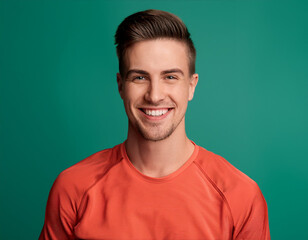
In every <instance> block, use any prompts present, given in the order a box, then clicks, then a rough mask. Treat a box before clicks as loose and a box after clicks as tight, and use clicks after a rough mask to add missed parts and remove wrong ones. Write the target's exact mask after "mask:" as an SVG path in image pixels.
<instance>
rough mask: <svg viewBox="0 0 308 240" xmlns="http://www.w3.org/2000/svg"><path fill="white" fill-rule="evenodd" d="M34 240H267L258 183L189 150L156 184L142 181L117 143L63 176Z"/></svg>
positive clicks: (222, 162) (153, 180) (214, 157)
mask: <svg viewBox="0 0 308 240" xmlns="http://www.w3.org/2000/svg"><path fill="white" fill-rule="evenodd" d="M39 239H59V240H64V239H116V240H122V239H134V240H148V239H152V240H161V239H182V240H184V239H185V240H189V239H202V240H214V239H215V240H227V239H228V240H229V239H237V240H240V239H245V240H246V239H247V240H264V239H270V235H269V226H268V215H267V206H266V202H265V200H264V198H263V195H262V193H261V191H260V189H259V187H258V186H257V184H256V183H255V182H254V181H253V180H251V179H250V178H249V177H247V176H246V175H245V174H243V173H242V172H240V171H239V170H237V169H236V168H235V167H233V166H232V165H231V164H230V163H228V162H227V161H226V160H225V159H224V158H222V157H220V156H218V155H216V154H214V153H212V152H209V151H207V150H205V149H204V148H202V147H199V146H197V145H195V150H194V152H193V154H192V156H191V157H190V158H189V159H188V161H187V162H186V163H185V164H184V165H183V166H182V167H181V168H179V169H178V170H177V171H175V172H173V173H172V174H170V175H168V176H165V177H162V178H152V177H148V176H146V175H143V174H142V173H141V172H139V171H138V170H137V169H136V168H135V167H134V166H133V165H132V163H131V162H130V161H129V159H128V157H127V155H126V150H125V145H124V143H122V144H120V145H117V146H115V147H114V148H112V149H106V150H103V151H100V152H98V153H95V154H93V155H92V156H90V157H88V158H86V159H84V160H83V161H81V162H79V163H77V164H75V165H74V166H72V167H70V168H68V169H66V170H65V171H63V172H62V173H61V174H60V175H59V176H58V178H57V179H56V181H55V183H54V185H53V187H52V189H51V191H50V194H49V198H48V202H47V208H46V216H45V223H44V227H43V230H42V232H41V235H40V238H39Z"/></svg>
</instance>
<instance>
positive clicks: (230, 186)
mask: <svg viewBox="0 0 308 240" xmlns="http://www.w3.org/2000/svg"><path fill="white" fill-rule="evenodd" d="M115 39H116V44H117V54H118V58H119V68H120V73H119V74H118V75H117V82H118V89H119V93H120V96H121V98H122V99H123V102H124V106H125V110H126V113H127V117H128V120H129V127H128V135H127V140H126V141H125V142H124V143H122V144H120V145H117V146H115V147H114V148H112V149H106V150H103V151H101V152H98V153H96V154H94V155H92V156H90V157H88V158H86V159H85V160H83V161H81V162H79V163H77V164H76V165H74V166H72V167H70V168H69V169H67V170H65V171H63V172H62V173H61V174H60V175H59V176H58V178H57V179H56V181H55V183H54V185H53V187H52V189H51V192H50V195H49V199H48V203H47V209H46V218H45V224H44V227H43V230H42V232H41V235H40V239H61V240H62V239H117V240H120V239H155V240H159V239H207V240H214V239H219V240H227V239H238V240H239V239H247V240H261V239H262V240H264V239H270V235H269V227H268V217H267V207H266V203H265V200H264V198H263V196H262V193H261V192H260V190H259V188H258V186H257V184H256V183H255V182H254V181H252V180H251V179H250V178H248V177H247V176H246V175H244V174H243V173H241V172H240V171H239V170H237V169H236V168H234V167H233V166H232V165H230V164H229V163H228V162H227V161H226V160H225V159H223V158H222V157H220V156H218V155H216V154H214V153H211V152H209V151H207V150H205V149H204V148H202V147H200V146H198V145H196V144H195V143H194V142H192V141H190V140H189V139H188V138H187V136H186V133H185V112H186V108H187V103H188V101H190V100H192V98H193V95H194V90H195V88H196V85H197V82H198V74H196V73H195V56H196V53H195V48H194V45H193V43H192V40H191V39H190V34H189V32H188V31H187V28H186V26H185V25H184V23H183V22H182V21H181V20H180V19H179V18H178V17H176V16H175V15H173V14H170V13H168V12H163V11H158V10H148V11H143V12H138V13H135V14H133V15H131V16H129V17H127V18H126V19H125V20H124V21H123V22H122V23H121V24H120V25H119V27H118V29H117V32H116V35H115Z"/></svg>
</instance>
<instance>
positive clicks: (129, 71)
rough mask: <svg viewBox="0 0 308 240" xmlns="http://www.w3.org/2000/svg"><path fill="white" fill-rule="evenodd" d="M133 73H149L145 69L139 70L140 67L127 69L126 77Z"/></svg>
mask: <svg viewBox="0 0 308 240" xmlns="http://www.w3.org/2000/svg"><path fill="white" fill-rule="evenodd" d="M133 73H138V74H143V75H149V73H148V72H147V71H144V70H140V69H131V70H128V71H127V73H126V77H128V76H129V75H130V74H133Z"/></svg>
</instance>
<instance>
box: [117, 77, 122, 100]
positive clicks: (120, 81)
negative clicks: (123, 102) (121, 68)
mask: <svg viewBox="0 0 308 240" xmlns="http://www.w3.org/2000/svg"><path fill="white" fill-rule="evenodd" d="M117 83H118V91H119V93H120V96H121V98H122V99H123V81H122V77H121V74H120V73H117Z"/></svg>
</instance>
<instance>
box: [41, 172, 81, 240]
mask: <svg viewBox="0 0 308 240" xmlns="http://www.w3.org/2000/svg"><path fill="white" fill-rule="evenodd" d="M68 180H69V179H67V177H66V176H65V173H61V174H60V175H59V176H58V177H57V179H56V180H55V182H54V184H53V186H52V188H51V190H50V193H49V197H48V201H47V206H46V213H45V222H44V226H43V229H42V232H41V234H40V237H39V240H51V239H52V240H58V239H59V240H60V239H61V240H65V239H74V234H73V228H74V225H75V222H76V212H77V211H76V204H75V200H74V187H73V186H72V185H71V184H70V181H68Z"/></svg>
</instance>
